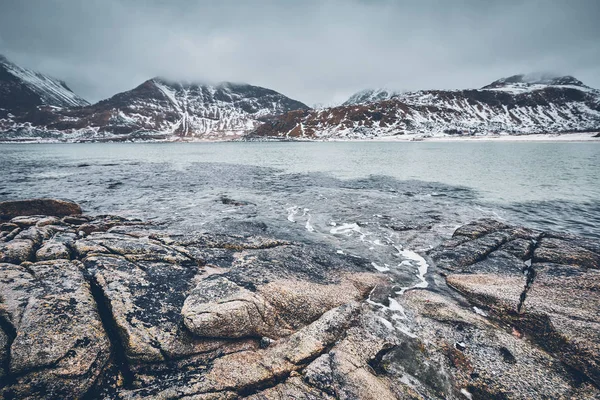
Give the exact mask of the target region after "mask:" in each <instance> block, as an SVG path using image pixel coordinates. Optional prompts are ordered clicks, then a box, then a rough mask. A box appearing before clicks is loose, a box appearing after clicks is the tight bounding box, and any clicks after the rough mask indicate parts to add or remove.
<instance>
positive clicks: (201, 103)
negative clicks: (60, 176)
mask: <svg viewBox="0 0 600 400" xmlns="http://www.w3.org/2000/svg"><path fill="white" fill-rule="evenodd" d="M296 109H308V107H307V106H306V105H304V104H302V103H300V102H298V101H295V100H292V99H289V98H287V97H286V96H284V95H282V94H280V93H277V92H275V91H273V90H270V89H265V88H262V87H258V86H251V85H247V84H235V83H229V82H224V83H220V84H217V85H206V84H196V83H182V82H170V81H167V80H164V79H161V78H153V79H150V80H148V81H146V82H144V83H142V84H141V85H139V86H138V87H136V88H134V89H132V90H129V91H126V92H122V93H119V94H116V95H114V96H113V97H111V98H109V99H107V100H103V101H100V102H98V103H96V104H94V105H91V106H88V107H83V108H78V109H71V110H39V109H38V110H35V111H34V112H30V113H28V114H26V115H24V116H23V117H22V118H21V119H20V120H17V121H13V129H12V133H11V134H10V137H26V136H29V137H34V136H36V137H40V136H41V137H53V138H59V139H66V140H86V139H111V140H122V139H129V138H136V137H137V138H139V137H142V138H166V137H173V136H176V137H195V138H204V139H222V138H234V137H239V136H241V135H243V134H244V133H246V132H249V131H251V130H253V129H255V128H256V127H258V126H259V125H260V124H261V123H262V122H261V119H262V118H265V117H268V116H274V115H278V114H283V113H286V112H288V111H291V110H296ZM0 130H2V127H1V125H0Z"/></svg>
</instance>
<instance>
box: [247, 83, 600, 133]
mask: <svg viewBox="0 0 600 400" xmlns="http://www.w3.org/2000/svg"><path fill="white" fill-rule="evenodd" d="M384 92H385V93H384V95H382V97H383V98H384V100H379V101H377V100H376V97H377V93H380V94H381V93H382V92H377V91H373V92H362V94H361V93H359V94H357V95H354V96H352V97H351V98H350V99H349V101H348V102H347V103H344V105H342V106H338V107H332V108H328V109H323V110H314V111H310V112H293V113H289V114H287V115H283V116H281V117H278V118H275V119H273V120H271V121H269V122H267V123H266V124H264V125H263V126H261V127H259V128H258V129H256V130H255V131H254V132H252V133H251V134H250V135H249V136H250V137H251V138H321V139H328V138H366V137H376V136H392V135H403V134H417V135H421V136H431V135H433V136H441V135H447V134H458V135H465V134H466V135H488V134H529V133H556V132H570V131H586V130H598V129H600V91H599V90H596V89H592V88H589V87H587V86H585V85H584V84H583V83H581V82H580V81H578V80H577V79H575V78H573V77H570V76H565V77H557V78H551V79H550V78H544V79H539V80H532V79H528V78H527V77H526V76H524V75H516V76H513V77H510V78H504V79H500V80H498V81H495V82H493V83H492V84H490V85H487V86H485V87H483V88H481V89H470V90H423V91H417V92H406V93H393V94H390V92H388V91H384ZM365 93H366V95H365ZM372 93H375V99H374V98H373V96H372V95H371V94H372Z"/></svg>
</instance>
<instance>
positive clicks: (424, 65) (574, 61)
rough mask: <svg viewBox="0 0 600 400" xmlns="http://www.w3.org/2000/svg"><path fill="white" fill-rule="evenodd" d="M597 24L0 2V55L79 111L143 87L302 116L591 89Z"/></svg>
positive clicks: (511, 4) (565, 5) (530, 13)
mask: <svg viewBox="0 0 600 400" xmlns="http://www.w3.org/2000/svg"><path fill="white" fill-rule="evenodd" d="M598 15H600V2H598V1H597V0H589V1H586V0H577V1H563V0H555V1H551V2H549V1H545V0H506V1H497V2H491V1H490V2H481V1H476V0H462V1H461V0H457V1H453V2H449V1H443V0H424V1H421V2H418V3H417V2H414V1H391V0H389V1H386V0H380V1H377V0H374V1H366V0H363V1H359V0H319V1H317V0H304V1H291V0H290V1H275V0H256V1H244V2H241V1H233V0H231V1H227V0H225V1H219V2H214V1H183V0H181V1H159V0H150V1H142V0H140V1H133V0H86V1H79V0H62V1H61V0H29V1H4V2H2V3H1V4H0V53H3V54H5V55H6V56H7V57H9V58H10V59H12V60H13V61H14V62H16V63H18V64H20V65H23V66H26V67H29V68H33V69H36V70H39V71H42V72H45V73H48V74H51V75H53V76H56V77H58V78H61V79H63V80H65V81H66V82H67V83H68V84H69V86H70V87H71V88H72V89H73V90H74V91H76V92H77V93H79V94H81V95H82V96H83V97H85V98H87V99H88V100H91V101H98V100H100V99H103V98H106V97H109V96H111V95H113V94H115V93H117V92H119V91H124V90H128V89H131V88H133V87H135V86H137V85H139V84H140V83H142V82H143V81H145V80H146V79H149V78H151V77H153V76H164V77H166V78H169V79H181V80H188V81H208V82H218V81H224V80H227V81H236V82H248V83H251V84H255V85H260V86H265V87H269V88H272V89H275V90H277V91H280V92H282V93H284V94H286V95H288V96H290V97H293V98H296V99H298V100H301V101H303V102H305V103H307V104H315V103H324V104H330V103H332V102H338V101H343V100H344V99H346V98H347V97H348V96H349V95H350V94H352V93H354V92H356V91H358V90H361V89H365V88H371V87H388V88H391V89H396V90H416V89H428V88H446V89H452V88H469V87H480V86H483V85H485V84H487V83H490V82H491V81H494V80H496V79H498V78H500V77H504V76H509V75H514V74H517V73H532V72H540V71H541V72H547V71H550V72H551V73H553V74H570V75H574V76H575V77H577V78H578V79H580V80H582V81H583V82H584V83H586V84H588V85H590V86H594V87H600V46H599V45H598V42H599V39H600V24H598V23H597V16H598Z"/></svg>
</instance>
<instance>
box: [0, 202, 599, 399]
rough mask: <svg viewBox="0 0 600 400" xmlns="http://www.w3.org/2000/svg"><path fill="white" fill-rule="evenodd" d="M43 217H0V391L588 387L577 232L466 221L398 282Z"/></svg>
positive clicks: (482, 392)
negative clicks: (412, 276)
mask: <svg viewBox="0 0 600 400" xmlns="http://www.w3.org/2000/svg"><path fill="white" fill-rule="evenodd" d="M48 214H49V215H39V213H38V212H36V213H35V214H30V213H27V212H24V213H22V214H21V215H16V216H13V217H12V218H11V219H10V220H9V221H6V222H4V223H2V224H1V225H0V232H1V233H2V235H1V236H0V261H1V262H2V263H1V264H0V382H1V383H0V397H1V398H5V399H14V398H23V399H59V398H60V399H62V398H86V399H96V398H97V399H236V398H251V399H288V398H302V399H377V400H384V399H430V398H437V399H465V398H472V399H478V398H481V399H488V398H493V399H528V398H578V399H580V398H599V396H600V391H599V390H598V386H599V384H600V378H599V376H600V375H599V368H598V366H599V362H600V358H599V352H598V350H599V348H598V343H600V337H599V335H598V332H600V315H599V312H598V310H599V309H600V304H599V303H600V301H599V296H598V291H599V289H600V270H598V255H599V252H598V251H599V249H600V246H599V245H598V243H596V242H594V241H591V240H589V239H585V238H580V237H575V236H572V235H567V234H561V233H556V232H541V231H535V230H530V229H525V228H520V227H513V226H509V225H507V224H505V223H502V222H499V221H493V220H480V221H475V222H473V223H471V224H468V225H465V226H463V227H461V228H459V229H457V230H456V232H455V234H454V237H452V238H449V239H448V241H446V242H444V243H442V244H441V245H440V246H439V247H437V248H435V249H432V250H431V251H430V252H429V254H421V255H418V254H416V253H415V254H412V253H410V257H412V259H413V260H415V259H416V260H418V262H419V263H421V264H423V265H422V266H423V267H424V268H425V269H423V270H420V272H419V273H420V274H422V275H423V277H422V280H421V281H420V283H417V284H415V285H414V286H412V287H409V288H399V287H398V285H397V284H396V283H395V282H394V276H393V275H392V274H391V273H387V272H386V271H377V270H374V268H373V267H372V265H371V264H370V263H369V262H367V261H366V260H364V259H361V258H358V257H353V256H349V255H346V254H339V253H338V252H336V251H335V250H334V249H332V248H330V247H328V246H325V245H318V244H311V245H309V244H306V243H297V242H290V241H285V240H279V239H277V238H271V237H262V236H255V235H227V234H222V233H221V234H212V233H210V232H202V233H194V234H181V233H177V232H170V231H166V230H163V229H161V228H160V227H158V226H152V225H148V224H145V223H143V222H142V221H138V220H128V219H125V218H121V217H117V216H108V215H104V216H97V217H92V216H86V215H78V214H77V213H74V215H69V216H60V215H57V214H58V213H48ZM407 254H409V253H407ZM423 257H424V258H423ZM427 267H428V268H427ZM425 274H426V276H425ZM419 279H421V278H419Z"/></svg>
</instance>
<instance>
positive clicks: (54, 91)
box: [0, 55, 89, 118]
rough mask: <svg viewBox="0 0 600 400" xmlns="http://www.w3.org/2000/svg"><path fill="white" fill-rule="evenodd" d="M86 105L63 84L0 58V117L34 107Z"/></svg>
mask: <svg viewBox="0 0 600 400" xmlns="http://www.w3.org/2000/svg"><path fill="white" fill-rule="evenodd" d="M88 104H89V103H88V102H87V101H85V100H84V99H82V98H81V97H79V96H77V95H76V94H75V93H73V92H72V91H71V89H69V87H68V86H67V85H66V84H65V83H64V82H63V81H59V80H57V79H54V78H52V77H49V76H47V75H43V74H40V73H38V72H34V71H31V70H29V69H26V68H21V67H19V66H18V65H16V64H13V63H12V62H10V61H8V59H7V58H6V57H4V56H2V55H0V118H2V117H6V116H7V114H9V113H10V114H17V113H21V112H24V111H27V110H31V109H34V108H36V107H38V106H52V107H81V106H86V105H88Z"/></svg>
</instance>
